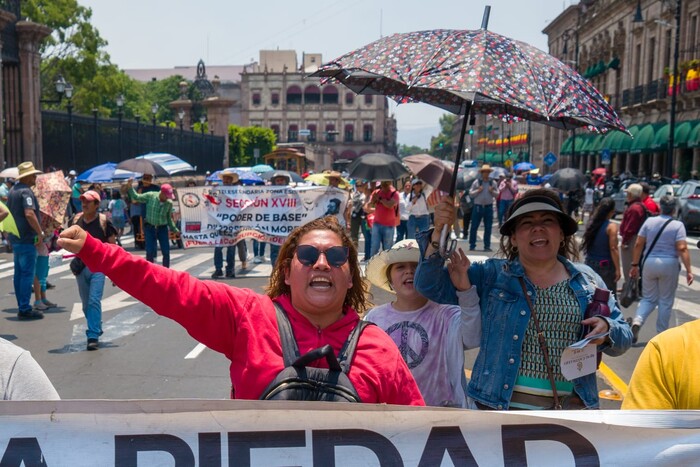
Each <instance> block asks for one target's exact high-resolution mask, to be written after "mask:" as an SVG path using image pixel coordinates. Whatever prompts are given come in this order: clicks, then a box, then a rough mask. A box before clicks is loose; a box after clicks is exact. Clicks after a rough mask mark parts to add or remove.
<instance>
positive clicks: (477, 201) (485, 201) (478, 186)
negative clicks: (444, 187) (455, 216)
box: [469, 164, 498, 251]
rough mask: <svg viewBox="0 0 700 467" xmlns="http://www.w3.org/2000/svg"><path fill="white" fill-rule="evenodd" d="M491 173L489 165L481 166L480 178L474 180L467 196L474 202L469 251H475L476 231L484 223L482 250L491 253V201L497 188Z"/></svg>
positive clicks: (496, 194) (494, 197) (496, 192)
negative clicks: (490, 176)
mask: <svg viewBox="0 0 700 467" xmlns="http://www.w3.org/2000/svg"><path fill="white" fill-rule="evenodd" d="M491 172H493V169H492V168H491V166H490V165H488V164H484V165H482V166H481V169H480V170H479V173H480V174H481V178H478V179H476V180H474V183H472V186H471V188H470V189H469V196H471V197H472V199H473V200H474V206H473V207H472V219H471V223H472V226H471V229H470V230H469V250H470V251H473V250H475V249H476V231H477V230H478V229H479V224H481V221H482V220H483V221H484V250H485V251H491V226H492V225H493V201H494V200H495V199H496V196H498V186H497V185H496V182H495V180H491V179H490V178H489V175H490V174H491Z"/></svg>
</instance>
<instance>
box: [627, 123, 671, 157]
mask: <svg viewBox="0 0 700 467" xmlns="http://www.w3.org/2000/svg"><path fill="white" fill-rule="evenodd" d="M664 125H666V123H665V122H659V123H646V124H644V125H642V127H641V128H640V130H639V132H638V133H637V134H636V135H634V140H633V141H632V145H631V146H630V151H629V152H630V153H631V154H640V153H649V152H653V151H654V148H653V147H652V145H653V144H654V137H655V136H656V133H657V131H659V130H660V129H661V127H663V126H664Z"/></svg>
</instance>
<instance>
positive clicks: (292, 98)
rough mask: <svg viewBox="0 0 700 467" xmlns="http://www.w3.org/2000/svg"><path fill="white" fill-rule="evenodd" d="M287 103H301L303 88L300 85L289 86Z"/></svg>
mask: <svg viewBox="0 0 700 467" xmlns="http://www.w3.org/2000/svg"><path fill="white" fill-rule="evenodd" d="M287 104H301V88H300V87H299V86H289V88H288V89H287Z"/></svg>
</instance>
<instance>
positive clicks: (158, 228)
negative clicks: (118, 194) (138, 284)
mask: <svg viewBox="0 0 700 467" xmlns="http://www.w3.org/2000/svg"><path fill="white" fill-rule="evenodd" d="M133 181H134V179H133V178H130V179H129V180H127V182H126V187H127V188H128V191H127V193H128V194H129V198H130V199H131V200H132V201H138V202H139V203H145V204H146V217H145V222H144V225H143V230H144V238H145V240H146V260H147V261H149V262H151V263H154V262H155V258H156V253H157V252H158V245H157V244H156V242H158V243H160V251H161V253H162V254H163V266H165V267H166V268H169V267H170V235H169V233H168V230H171V231H173V232H179V231H180V230H179V229H178V228H177V226H176V225H175V222H174V221H173V202H172V200H174V199H175V192H174V190H173V187H172V186H171V185H170V184H168V183H163V184H162V185H161V186H160V190H159V191H149V192H147V193H141V194H139V193H136V191H134V188H133V186H131V184H132V183H133Z"/></svg>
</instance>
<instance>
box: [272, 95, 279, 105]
mask: <svg viewBox="0 0 700 467" xmlns="http://www.w3.org/2000/svg"><path fill="white" fill-rule="evenodd" d="M270 103H271V104H272V105H279V104H280V93H278V92H273V93H272V95H271V96H270Z"/></svg>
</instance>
